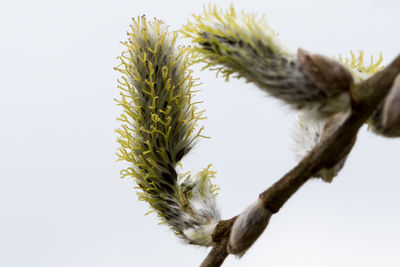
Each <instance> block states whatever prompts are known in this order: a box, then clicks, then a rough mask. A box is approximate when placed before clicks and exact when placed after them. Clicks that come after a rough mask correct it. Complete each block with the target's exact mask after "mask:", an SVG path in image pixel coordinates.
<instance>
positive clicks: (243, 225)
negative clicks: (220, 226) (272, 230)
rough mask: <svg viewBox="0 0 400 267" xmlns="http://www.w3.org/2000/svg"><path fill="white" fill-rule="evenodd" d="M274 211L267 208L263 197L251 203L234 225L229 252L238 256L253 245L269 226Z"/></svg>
mask: <svg viewBox="0 0 400 267" xmlns="http://www.w3.org/2000/svg"><path fill="white" fill-rule="evenodd" d="M272 214H273V213H272V212H271V211H270V210H269V209H267V208H266V207H265V206H264V204H263V202H262V201H261V199H258V200H257V201H256V202H254V203H253V204H251V205H250V206H249V207H248V208H247V209H246V210H245V211H243V212H242V213H241V214H240V215H239V217H238V218H237V219H236V221H235V222H234V224H233V226H232V230H231V234H230V237H229V243H228V252H229V253H230V254H235V255H238V256H243V254H244V253H245V252H246V251H247V249H249V248H250V247H251V245H253V243H254V242H255V241H256V240H257V239H258V237H259V236H260V235H261V234H262V233H263V232H264V229H265V228H266V227H267V225H268V222H269V219H270V218H271V216H272Z"/></svg>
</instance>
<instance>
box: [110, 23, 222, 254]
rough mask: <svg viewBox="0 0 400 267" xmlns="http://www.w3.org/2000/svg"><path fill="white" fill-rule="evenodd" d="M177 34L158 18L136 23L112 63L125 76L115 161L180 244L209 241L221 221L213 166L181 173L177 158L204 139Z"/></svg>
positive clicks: (187, 60) (120, 82)
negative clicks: (123, 164) (121, 164)
mask: <svg viewBox="0 0 400 267" xmlns="http://www.w3.org/2000/svg"><path fill="white" fill-rule="evenodd" d="M177 37H178V35H177V33H176V32H169V31H168V29H167V27H166V26H165V25H164V24H163V23H162V22H161V21H158V20H156V19H154V21H151V22H148V21H147V20H146V18H145V17H144V16H142V17H138V18H137V19H134V20H133V24H132V25H131V31H130V32H129V33H128V40H127V41H125V42H123V43H122V44H123V45H124V46H125V48H126V50H125V51H124V52H123V53H122V54H121V56H120V57H119V59H120V61H121V63H120V65H119V66H118V67H117V68H116V70H118V71H119V72H120V73H121V74H122V75H121V78H120V79H119V80H118V88H119V89H120V90H121V93H120V95H121V96H120V98H119V99H118V100H116V101H117V103H118V104H119V105H120V106H121V107H122V109H123V113H122V114H121V115H120V117H119V119H118V120H119V121H120V122H121V126H120V128H119V129H117V130H116V131H117V133H118V134H119V138H118V143H119V144H120V148H119V152H118V153H117V155H118V158H119V160H122V161H126V162H128V163H129V166H128V167H127V168H126V169H124V170H122V171H121V177H122V178H123V177H125V176H131V177H133V178H134V180H135V181H136V184H137V189H138V191H139V192H138V195H139V199H141V200H144V201H146V202H148V203H149V204H150V206H151V207H152V209H153V210H154V211H156V212H157V214H158V216H159V217H160V219H161V220H162V222H165V223H167V224H168V225H169V226H170V227H171V228H172V230H173V231H174V232H175V233H176V234H177V235H178V236H180V237H182V238H183V239H184V240H185V241H187V242H189V243H192V244H198V245H205V246H209V245H211V244H212V241H211V233H212V231H213V228H214V226H215V225H216V223H217V222H218V221H219V220H220V214H219V211H218V209H217V207H216V201H215V196H216V193H215V191H216V186H215V185H213V184H212V183H211V181H210V179H211V178H212V177H214V172H213V171H211V170H210V166H209V167H207V168H205V169H204V170H203V171H201V172H200V173H198V174H196V175H191V174H190V173H186V174H182V175H179V174H178V173H177V171H176V167H177V165H178V164H179V162H180V160H181V159H182V158H183V157H184V156H185V155H186V154H187V153H188V152H189V151H190V150H191V149H192V147H193V145H195V143H196V142H197V140H198V139H199V138H200V137H202V135H201V132H202V130H203V128H200V129H198V128H197V122H198V121H199V120H202V119H204V117H203V111H198V110H197V108H196V105H195V103H194V102H193V101H192V98H193V92H194V90H193V88H194V87H195V86H196V85H197V84H196V80H195V79H194V78H192V76H191V71H190V70H189V65H190V57H189V56H188V55H187V53H186V52H185V51H184V49H183V48H178V47H177V45H176V39H177Z"/></svg>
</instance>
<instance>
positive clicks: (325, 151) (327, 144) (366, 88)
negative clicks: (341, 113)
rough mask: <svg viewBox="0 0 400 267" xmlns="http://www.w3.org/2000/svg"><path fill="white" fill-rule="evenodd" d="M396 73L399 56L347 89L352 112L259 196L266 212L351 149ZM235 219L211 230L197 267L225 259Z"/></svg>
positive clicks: (211, 265) (276, 208) (399, 69)
mask: <svg viewBox="0 0 400 267" xmlns="http://www.w3.org/2000/svg"><path fill="white" fill-rule="evenodd" d="M399 73H400V56H398V57H397V58H396V59H395V60H394V61H393V62H392V63H391V64H390V65H389V66H387V67H386V68H385V69H383V70H382V71H381V72H378V73H377V74H375V75H374V76H372V77H371V78H370V79H368V80H366V81H364V82H362V83H360V84H357V85H354V86H353V87H352V88H351V95H352V98H353V99H352V100H353V105H352V111H351V113H350V115H349V116H348V117H347V119H346V120H345V121H344V122H343V124H342V125H341V126H340V127H338V129H336V130H335V131H334V132H333V133H332V134H331V135H330V136H328V137H327V138H326V139H324V141H322V142H321V143H320V144H319V145H317V146H316V147H315V148H314V149H313V150H312V151H311V152H310V153H309V154H308V155H307V156H306V157H305V158H304V159H303V160H302V161H301V162H300V163H299V164H298V165H297V166H296V167H295V168H293V169H292V170H291V171H289V172H288V173H287V174H286V175H284V176H283V177H282V178H281V179H280V180H279V181H277V182H276V183H275V184H273V185H272V186H271V187H270V188H268V189H267V190H265V191H264V192H262V193H261V194H260V196H259V197H260V199H261V201H262V202H263V204H264V206H265V208H266V209H268V210H270V211H271V212H272V213H277V212H278V211H279V210H280V208H281V207H282V206H283V205H284V204H285V203H286V201H288V200H289V198H290V197H291V196H292V195H293V194H294V193H295V192H296V191H297V190H298V189H299V188H300V187H301V186H302V185H303V184H304V183H305V182H307V181H308V180H309V179H310V178H311V177H313V175H315V173H317V172H318V171H319V170H320V169H321V168H324V167H332V166H334V165H335V164H336V163H338V162H339V161H340V160H341V159H342V158H343V156H345V155H347V154H348V153H349V151H350V150H351V149H352V147H353V145H354V143H355V139H356V136H357V133H358V131H359V129H360V127H361V126H362V125H363V124H364V123H365V121H366V120H367V119H368V118H369V117H370V116H371V115H372V113H373V112H374V111H375V110H376V108H377V107H378V106H379V105H380V104H381V103H382V102H383V101H384V99H385V97H386V96H387V95H388V93H389V91H390V89H391V86H392V84H393V81H394V79H395V78H396V76H397V75H399ZM236 219H237V216H235V217H233V218H231V219H229V220H223V221H220V222H219V223H218V225H217V226H216V228H215V231H214V235H213V241H214V242H215V245H214V246H213V248H212V249H211V251H210V253H209V254H208V256H207V257H206V259H205V260H204V261H203V263H202V264H201V267H205V266H207V267H217V266H221V264H222V263H223V261H224V260H225V258H226V257H227V256H228V255H229V253H228V250H227V245H228V243H229V237H230V232H231V229H232V226H233V224H234V222H235V220H236Z"/></svg>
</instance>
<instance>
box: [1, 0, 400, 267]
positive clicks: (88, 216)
mask: <svg viewBox="0 0 400 267" xmlns="http://www.w3.org/2000/svg"><path fill="white" fill-rule="evenodd" d="M208 2H209V1H173V0H170V1H153V0H147V1H137V0H131V1H95V0H91V1H89V0H87V1H85V0H80V1H27V0H25V1H3V2H2V4H1V7H0V25H1V26H0V36H1V42H0V48H1V49H0V59H1V61H0V71H1V75H0V125H1V129H2V130H1V132H0V266H5V267H54V266H57V267H91V266H93V267H128V266H129V267H133V266H135V267H136V266H143V267H159V266H168V267H169V266H171V267H172V266H173V267H188V266H198V265H199V264H200V262H201V261H202V260H203V259H204V258H205V256H206V255H207V251H208V250H207V249H204V248H198V247H192V246H187V245H184V244H183V243H182V242H181V241H180V240H178V239H177V238H176V237H175V236H174V235H173V234H172V232H170V231H169V229H168V228H167V227H166V226H163V225H158V222H159V221H158V218H156V216H155V215H154V214H151V215H148V216H144V214H145V213H146V212H147V211H148V210H149V209H148V206H147V204H146V203H143V202H139V201H138V200H137V196H136V193H135V192H136V191H135V189H134V186H135V185H134V183H133V181H132V180H131V179H125V180H121V179H120V178H119V171H120V169H122V168H123V166H124V165H123V164H122V163H117V162H116V159H117V157H116V156H115V152H116V150H117V148H118V145H117V143H116V137H117V136H116V134H115V133H114V130H115V129H116V128H117V127H118V122H117V121H116V117H117V116H118V115H119V113H120V112H121V110H120V109H119V107H117V106H116V104H115V102H114V100H113V99H114V98H116V97H118V95H119V91H118V89H117V83H116V79H117V77H118V74H117V73H116V72H115V71H114V70H113V67H114V66H116V65H117V64H118V61H117V59H116V57H117V56H118V55H119V54H120V53H121V51H122V50H123V47H122V45H121V44H120V41H124V40H125V38H126V31H127V30H128V28H129V24H130V22H131V18H132V17H136V16H139V15H142V14H146V15H147V16H148V17H150V18H151V17H157V18H158V19H161V20H163V21H164V22H165V23H167V24H169V25H171V29H179V27H180V26H181V25H182V24H184V23H186V21H187V19H189V18H190V17H191V14H192V13H196V14H199V13H201V10H202V6H203V4H205V3H208ZM215 2H216V3H217V4H218V6H219V7H228V6H229V5H230V3H231V2H232V1H215ZM233 3H234V6H235V7H236V8H237V9H238V10H240V9H244V10H246V11H247V12H257V13H259V14H266V16H267V18H268V21H269V23H270V25H271V26H272V28H273V29H274V30H275V31H277V32H278V33H279V34H280V38H281V41H282V42H283V43H284V44H286V45H287V46H288V47H289V48H291V49H292V50H295V49H297V47H299V46H301V47H302V48H305V49H307V50H309V51H313V52H319V53H323V54H325V55H329V56H333V55H338V54H339V53H342V54H347V53H348V51H349V50H350V49H351V50H354V51H357V50H360V49H363V50H364V51H365V53H366V55H379V53H380V52H382V53H383V56H384V62H385V63H388V62H390V61H391V60H392V59H393V58H394V57H395V56H396V55H398V54H399V52H400V46H399V44H400V35H399V34H398V29H400V17H399V11H400V4H399V3H400V2H399V1H395V0H393V1H372V0H371V1H361V0H359V1H351V0H347V1H321V0H319V1H317V0H315V1H311V0H297V1H284V0H281V1H272V0H265V1H257V0H240V1H239V0H236V1H233ZM200 67H201V66H199V67H198V68H196V69H195V73H194V75H195V76H197V77H200V78H201V81H202V82H203V84H202V86H201V87H200V88H199V89H201V90H202V92H201V93H200V94H198V97H197V99H198V100H199V101H204V103H203V104H202V105H201V107H202V108H204V109H206V110H207V112H206V116H207V117H208V119H207V120H206V121H204V123H203V124H204V126H205V132H204V133H205V134H206V135H208V136H210V137H211V139H208V140H202V141H201V142H200V143H199V144H198V145H197V146H196V147H195V149H194V150H193V151H192V152H191V153H190V154H189V155H188V156H187V157H186V158H185V159H184V161H183V164H184V167H185V170H192V171H194V172H196V171H198V170H200V169H202V168H204V167H206V166H207V165H208V164H209V163H213V164H214V167H213V169H214V170H216V171H217V177H216V179H215V180H214V182H215V183H216V184H217V185H219V186H220V187H221V190H220V192H219V196H218V203H219V206H220V208H221V210H222V216H223V218H224V219H226V218H230V217H232V216H234V215H236V214H238V213H239V212H240V211H242V210H243V209H244V208H245V207H246V206H248V205H249V204H250V203H252V202H253V201H255V200H256V199H257V197H258V194H259V193H260V192H262V191H263V190H264V189H266V188H267V187H268V186H270V185H271V184H273V183H274V182H275V181H276V180H278V179H279V178H280V177H281V176H282V175H284V174H285V173H286V172H287V171H289V170H290V169H291V168H292V167H294V166H295V164H296V161H295V157H294V153H293V151H292V147H293V142H292V140H291V138H290V129H291V127H292V123H293V119H294V117H295V116H296V113H295V112H293V111H291V110H289V108H287V107H286V106H284V105H282V104H281V103H280V102H278V101H277V100H274V99H272V98H270V97H268V96H267V95H266V94H265V93H264V92H261V91H260V90H258V89H257V88H256V87H255V86H253V85H251V84H246V83H244V81H243V80H232V81H230V82H229V83H226V82H225V81H224V80H223V79H222V78H216V77H215V73H214V72H211V71H202V72H201V71H200ZM399 154H400V139H385V138H382V137H378V136H375V135H373V134H372V133H370V132H368V131H367V130H366V129H365V127H364V128H363V129H362V131H361V132H360V134H359V138H358V142H357V144H356V146H355V148H354V150H353V152H352V153H351V155H350V156H349V159H348V161H347V164H346V166H345V167H344V169H343V171H342V172H341V173H340V175H339V176H338V177H337V178H336V179H335V180H334V182H333V183H332V184H325V183H323V182H322V181H320V180H312V181H310V182H308V183H307V184H306V185H305V186H304V187H303V188H301V189H300V191H299V192H297V193H296V194H295V196H294V197H293V198H292V199H291V200H290V201H289V202H288V203H287V204H286V205H285V206H284V207H283V208H282V210H281V211H280V212H279V213H278V214H276V215H274V216H273V217H272V219H271V221H270V224H269V226H268V228H267V229H266V231H265V232H264V234H263V235H262V236H261V238H260V239H259V240H258V241H257V242H256V243H255V244H254V246H253V247H252V248H251V249H250V250H249V251H248V253H247V254H246V255H245V256H244V257H243V258H242V259H240V260H239V259H236V258H235V257H233V256H230V257H228V258H227V260H226V261H225V264H224V265H223V266H227V267H229V266H231V267H235V266H247V267H264V266H270V267H289V266H290V267H292V266H296V267H303V266H307V267H321V266H324V267H334V266H335V267H336V266H352V267H376V266H385V267H395V266H396V267H398V266H400V257H399V254H398V253H399V251H400V228H399V225H400V214H399V211H400V209H399V207H400V194H399V193H398V191H399V188H400V175H399V173H398V170H397V167H399V162H400V161H399Z"/></svg>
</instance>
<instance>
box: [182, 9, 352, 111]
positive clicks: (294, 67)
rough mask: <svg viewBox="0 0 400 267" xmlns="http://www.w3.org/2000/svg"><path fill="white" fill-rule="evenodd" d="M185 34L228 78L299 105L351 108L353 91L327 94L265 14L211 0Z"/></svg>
mask: <svg viewBox="0 0 400 267" xmlns="http://www.w3.org/2000/svg"><path fill="white" fill-rule="evenodd" d="M182 33H183V35H184V36H185V37H187V38H188V39H190V40H191V41H192V43H194V44H195V45H194V46H193V47H191V48H190V49H189V50H190V52H192V53H193V54H194V56H195V58H196V59H197V61H198V62H203V63H205V64H206V65H205V68H210V69H213V70H217V72H218V73H221V74H222V75H223V77H225V78H226V79H228V78H229V77H230V76H232V75H233V76H234V77H236V78H244V79H245V80H246V81H247V82H252V83H254V84H256V85H257V86H258V87H259V88H260V89H262V90H264V91H266V92H267V93H268V94H269V95H271V96H273V97H276V98H278V99H280V100H282V101H283V102H285V103H287V104H289V105H290V106H291V107H293V108H294V109H308V110H318V113H319V114H321V116H329V115H332V114H334V113H335V112H337V111H343V110H345V109H346V108H348V107H349V104H350V101H349V96H348V94H346V95H345V97H343V94H341V93H335V94H327V93H326V91H324V90H323V89H321V88H319V87H318V86H317V85H316V84H315V83H314V82H312V81H311V80H310V79H309V78H308V77H307V75H305V73H304V71H303V70H302V68H301V66H300V64H299V61H298V58H297V55H296V54H295V53H291V52H290V51H289V50H288V49H286V48H285V47H284V46H283V45H282V44H281V43H280V42H279V40H278V37H277V34H276V33H275V32H274V31H273V30H272V29H271V28H270V27H269V25H268V24H267V22H266V20H265V17H257V16H256V15H254V14H245V13H243V12H242V14H241V15H238V14H237V13H236V11H235V10H234V8H233V7H232V6H231V7H230V8H229V9H228V10H226V11H224V10H220V9H217V8H216V7H215V6H212V5H209V7H208V8H205V10H204V12H203V14H202V15H201V16H194V21H193V22H191V21H189V22H188V23H187V24H186V25H184V26H183V30H182ZM316 114H317V113H316Z"/></svg>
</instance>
